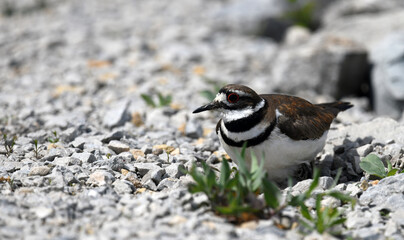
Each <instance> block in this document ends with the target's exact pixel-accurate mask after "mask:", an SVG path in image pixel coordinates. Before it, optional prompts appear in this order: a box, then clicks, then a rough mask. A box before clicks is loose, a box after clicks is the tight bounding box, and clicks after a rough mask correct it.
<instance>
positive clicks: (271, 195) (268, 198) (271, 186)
mask: <svg viewBox="0 0 404 240" xmlns="http://www.w3.org/2000/svg"><path fill="white" fill-rule="evenodd" d="M262 186H263V188H264V189H263V191H264V198H265V203H266V204H267V205H268V206H269V207H271V208H273V209H276V208H278V207H279V205H280V199H281V197H282V193H281V191H280V190H279V188H278V187H277V186H276V184H275V183H273V182H271V181H269V180H268V179H267V178H264V179H263V181H262Z"/></svg>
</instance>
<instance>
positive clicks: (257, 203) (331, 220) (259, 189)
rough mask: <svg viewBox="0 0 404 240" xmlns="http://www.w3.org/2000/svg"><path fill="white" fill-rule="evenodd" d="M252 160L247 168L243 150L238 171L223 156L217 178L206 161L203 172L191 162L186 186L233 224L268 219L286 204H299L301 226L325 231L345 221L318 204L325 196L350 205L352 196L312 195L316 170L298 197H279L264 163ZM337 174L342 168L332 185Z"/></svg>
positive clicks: (289, 195) (279, 194) (316, 178)
mask: <svg viewBox="0 0 404 240" xmlns="http://www.w3.org/2000/svg"><path fill="white" fill-rule="evenodd" d="M244 149H245V148H244ZM251 159H252V160H251V167H250V168H248V167H247V164H246V161H245V157H244V150H243V151H242V154H241V157H240V158H239V160H238V167H239V170H237V169H230V167H229V164H228V162H227V161H226V160H225V159H223V160H222V166H221V170H220V175H219V177H218V179H217V176H216V173H215V170H214V169H213V168H212V167H209V166H208V165H207V164H206V163H204V162H202V163H201V164H202V169H203V171H204V173H201V172H200V171H198V170H197V167H196V166H195V165H193V166H192V168H191V170H190V171H189V172H188V173H189V174H190V175H191V177H192V178H193V179H194V181H195V182H194V183H191V184H190V185H189V191H190V192H191V193H204V194H205V195H206V196H207V198H208V201H209V203H210V206H211V208H212V209H213V211H214V212H215V213H216V214H218V215H222V216H225V217H226V218H227V219H228V220H230V221H232V222H234V223H240V222H243V221H248V220H252V219H258V218H270V217H272V216H274V215H276V214H279V213H281V211H282V210H283V209H284V208H285V207H286V206H294V207H298V208H299V210H300V213H301V215H302V217H303V218H302V219H301V224H302V226H304V227H306V228H307V229H308V230H310V231H313V230H315V231H318V232H319V233H323V232H324V231H328V230H330V229H332V228H333V227H335V226H337V225H340V224H342V223H344V222H345V220H346V219H345V218H344V217H342V212H340V211H339V210H337V209H336V208H332V207H323V206H321V201H322V200H323V198H324V197H326V196H329V197H333V198H336V199H339V200H341V201H342V202H350V203H351V204H352V206H353V205H354V204H355V199H354V198H352V197H350V196H349V195H346V194H343V193H341V192H338V191H333V190H328V191H325V192H322V193H319V194H314V193H313V192H314V190H315V189H316V188H317V187H318V185H319V178H320V172H319V170H318V169H314V175H313V181H312V183H311V185H310V187H309V189H308V190H307V191H306V192H304V193H302V194H299V195H297V196H291V194H290V192H289V193H288V194H287V197H286V198H284V199H283V200H282V197H281V196H282V194H281V191H280V189H279V188H278V187H277V185H276V184H275V183H273V182H271V181H269V180H268V178H267V174H266V173H265V172H264V170H263V162H261V163H260V164H258V161H257V158H256V157H255V156H254V155H252V157H251ZM340 173H341V171H340V172H339V174H338V175H337V176H336V180H335V181H334V185H333V187H334V186H335V185H336V184H337V182H338V178H339V175H340ZM313 197H314V198H315V200H316V210H315V211H314V212H313V211H311V210H310V209H309V208H308V207H307V205H306V203H305V202H306V201H307V200H308V199H310V198H313Z"/></svg>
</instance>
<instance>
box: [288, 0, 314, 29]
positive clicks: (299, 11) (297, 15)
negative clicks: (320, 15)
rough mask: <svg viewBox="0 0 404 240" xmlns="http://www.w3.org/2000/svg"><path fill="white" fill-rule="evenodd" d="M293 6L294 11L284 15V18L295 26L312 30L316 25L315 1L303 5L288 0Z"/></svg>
mask: <svg viewBox="0 0 404 240" xmlns="http://www.w3.org/2000/svg"><path fill="white" fill-rule="evenodd" d="M287 1H288V2H289V3H290V4H291V5H292V10H289V11H287V12H285V13H284V18H285V19H287V20H290V21H292V22H293V24H295V25H298V26H302V27H305V28H309V29H312V28H314V25H315V20H314V11H315V8H316V4H315V2H314V1H306V2H304V3H303V4H301V3H299V2H298V0H287Z"/></svg>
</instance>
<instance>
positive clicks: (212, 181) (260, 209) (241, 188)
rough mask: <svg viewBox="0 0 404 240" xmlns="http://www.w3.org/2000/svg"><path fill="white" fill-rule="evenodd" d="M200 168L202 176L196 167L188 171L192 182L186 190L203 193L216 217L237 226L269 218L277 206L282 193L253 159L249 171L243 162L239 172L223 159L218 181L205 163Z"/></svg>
mask: <svg viewBox="0 0 404 240" xmlns="http://www.w3.org/2000/svg"><path fill="white" fill-rule="evenodd" d="M240 163H241V162H240ZM202 168H203V170H204V173H201V172H199V171H198V170H197V167H196V166H195V165H194V166H193V167H192V168H191V170H190V171H189V174H190V175H191V176H192V178H193V179H194V180H195V183H192V184H190V186H189V191H190V192H191V193H198V192H202V193H204V194H205V195H206V196H207V197H208V200H209V202H210V204H211V207H212V209H213V211H214V212H216V213H217V214H219V215H224V216H226V217H227V218H228V219H230V220H231V221H233V222H236V223H239V222H242V221H245V220H249V219H257V218H268V217H270V216H271V214H273V213H274V212H276V210H275V209H277V208H279V207H280V197H281V192H280V190H279V189H278V187H277V186H276V185H275V184H274V183H272V182H270V181H269V180H268V179H267V178H266V175H265V172H264V171H263V170H262V169H263V168H262V164H260V165H258V161H257V159H256V158H255V157H253V158H252V164H251V168H250V169H248V168H247V166H246V164H245V162H243V163H241V164H240V165H239V168H240V170H239V171H237V170H236V169H230V167H229V164H228V162H227V160H226V159H223V160H222V166H221V171H220V176H219V179H218V180H216V174H215V171H214V170H213V169H212V168H211V167H209V166H208V165H207V164H206V163H204V162H202ZM261 193H264V199H263V200H262V199H260V194H261Z"/></svg>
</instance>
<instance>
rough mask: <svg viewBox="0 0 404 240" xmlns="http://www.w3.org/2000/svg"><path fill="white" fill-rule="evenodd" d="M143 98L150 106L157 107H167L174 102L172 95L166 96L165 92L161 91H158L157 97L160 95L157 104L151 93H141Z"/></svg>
mask: <svg viewBox="0 0 404 240" xmlns="http://www.w3.org/2000/svg"><path fill="white" fill-rule="evenodd" d="M140 96H141V97H142V99H143V101H145V103H146V104H147V105H149V106H150V107H153V108H156V107H165V106H168V105H170V103H171V102H172V96H171V95H166V96H164V95H163V94H161V93H160V92H158V93H157V97H158V100H159V102H158V104H156V103H155V102H154V100H153V97H152V96H151V95H147V94H141V95H140Z"/></svg>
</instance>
